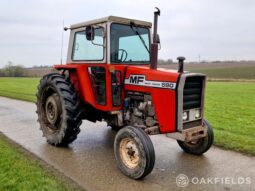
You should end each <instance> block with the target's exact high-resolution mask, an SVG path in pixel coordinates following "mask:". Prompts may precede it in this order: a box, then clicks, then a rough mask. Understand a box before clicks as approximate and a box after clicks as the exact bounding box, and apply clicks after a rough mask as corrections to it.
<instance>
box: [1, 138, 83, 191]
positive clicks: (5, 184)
mask: <svg viewBox="0 0 255 191" xmlns="http://www.w3.org/2000/svg"><path fill="white" fill-rule="evenodd" d="M26 155H31V154H29V153H28V151H27V152H26V151H24V149H22V148H20V147H19V146H18V145H17V144H15V143H13V142H12V141H10V140H8V139H7V138H6V137H5V136H4V135H2V134H0V190H1V191H5V190H6V191H7V190H11V191H19V190H21V191H23V190H41V191H44V190H45V191H46V190H47V191H48V190H49V191H51V190H54V191H55V190H56V191H65V190H66V191H67V190H80V188H79V187H78V186H77V187H75V186H73V185H72V186H70V184H73V183H70V184H69V182H70V180H69V181H65V182H64V181H63V180H64V178H63V180H60V178H57V177H60V175H58V176H56V174H57V173H55V172H53V171H52V170H47V169H46V166H47V165H45V164H44V165H42V164H41V163H43V162H42V161H41V162H39V160H36V159H35V157H33V156H29V159H30V160H28V159H27V158H28V156H26ZM43 166H44V167H43Z"/></svg>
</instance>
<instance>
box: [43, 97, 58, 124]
mask: <svg viewBox="0 0 255 191" xmlns="http://www.w3.org/2000/svg"><path fill="white" fill-rule="evenodd" d="M58 101H59V98H58V96H57V95H52V96H50V97H48V99H47V101H46V104H45V112H46V118H47V120H48V122H49V123H50V124H52V125H54V124H55V123H56V122H57V120H58V118H59V114H60V108H59V107H58Z"/></svg>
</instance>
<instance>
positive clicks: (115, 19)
mask: <svg viewBox="0 0 255 191" xmlns="http://www.w3.org/2000/svg"><path fill="white" fill-rule="evenodd" d="M105 22H116V23H122V24H130V22H133V23H135V24H136V25H141V26H145V27H151V26H152V24H151V22H147V21H140V20H135V19H128V18H123V17H116V16H108V17H104V18H100V19H95V20H91V21H86V22H81V23H77V24H73V25H71V26H70V29H76V28H81V27H85V26H89V25H93V24H100V23H105Z"/></svg>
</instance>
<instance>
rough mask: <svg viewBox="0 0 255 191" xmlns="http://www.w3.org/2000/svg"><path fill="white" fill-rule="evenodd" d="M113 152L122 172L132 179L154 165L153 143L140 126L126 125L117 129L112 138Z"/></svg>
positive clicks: (148, 170)
mask: <svg viewBox="0 0 255 191" xmlns="http://www.w3.org/2000/svg"><path fill="white" fill-rule="evenodd" d="M114 154H115V158H116V161H117V164H118V167H119V169H120V170H121V171H122V173H123V174H125V175H126V176H128V177H130V178H133V179H141V178H143V177H145V176H146V175H148V174H149V173H150V172H151V171H152V169H153V167H154V163H155V152H154V147H153V144H152V142H151V139H150V137H149V136H148V135H147V134H146V133H145V132H144V131H143V130H142V129H140V128H135V127H132V126H127V127H123V128H122V129H121V130H119V132H118V133H117V135H116V137H115V140H114Z"/></svg>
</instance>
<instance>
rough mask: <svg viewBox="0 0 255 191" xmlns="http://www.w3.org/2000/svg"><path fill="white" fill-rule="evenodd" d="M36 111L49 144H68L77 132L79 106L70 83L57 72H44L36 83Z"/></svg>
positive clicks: (79, 123) (80, 117)
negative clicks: (45, 73)
mask: <svg viewBox="0 0 255 191" xmlns="http://www.w3.org/2000/svg"><path fill="white" fill-rule="evenodd" d="M36 96H37V102H36V105H37V114H38V122H39V123H40V128H41V130H42V132H43V136H45V137H46V139H47V142H48V143H49V144H52V145H55V146H67V145H68V144H69V143H71V142H73V141H74V140H75V139H76V138H77V135H78V133H79V132H80V128H79V126H80V125H81V123H82V108H81V107H80V105H81V104H80V103H81V101H80V99H79V97H78V95H77V94H76V92H75V90H74V88H73V86H72V84H71V83H70V82H69V81H68V80H66V79H65V77H64V76H63V75H60V74H55V73H54V74H48V75H45V76H44V77H43V78H42V79H41V81H40V84H39V85H38V92H37V94H36Z"/></svg>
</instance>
